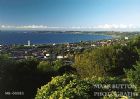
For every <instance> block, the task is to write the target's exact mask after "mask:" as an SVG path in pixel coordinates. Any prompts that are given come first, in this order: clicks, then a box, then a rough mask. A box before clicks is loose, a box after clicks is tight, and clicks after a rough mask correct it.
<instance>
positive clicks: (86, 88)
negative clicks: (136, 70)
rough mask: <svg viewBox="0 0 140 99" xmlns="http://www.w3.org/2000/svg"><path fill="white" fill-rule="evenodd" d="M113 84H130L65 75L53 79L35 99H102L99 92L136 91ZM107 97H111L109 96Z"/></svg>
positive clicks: (111, 79)
mask: <svg viewBox="0 0 140 99" xmlns="http://www.w3.org/2000/svg"><path fill="white" fill-rule="evenodd" d="M112 84H129V83H128V81H127V80H121V79H119V78H112V77H106V78H101V77H93V78H85V79H79V78H78V76H76V75H66V74H64V75H63V76H57V77H55V78H53V79H52V81H51V82H49V83H48V84H46V85H44V86H42V87H41V89H38V91H37V94H36V97H35V99H101V98H103V96H100V95H97V93H98V92H132V91H134V89H133V88H112V87H111V85H112ZM100 85H102V86H100ZM99 86H100V87H99ZM114 95H115V94H113V97H114ZM106 97H111V96H110V94H109V95H107V96H106ZM105 99H107V98H105ZM109 99H111V98H109Z"/></svg>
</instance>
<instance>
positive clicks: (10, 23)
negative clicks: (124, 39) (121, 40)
mask: <svg viewBox="0 0 140 99" xmlns="http://www.w3.org/2000/svg"><path fill="white" fill-rule="evenodd" d="M0 29H17V30H18V29H41V30H126V31H129V30H130V31H131V30H133V31H139V30H140V0H0Z"/></svg>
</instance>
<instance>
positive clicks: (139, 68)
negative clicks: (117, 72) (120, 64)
mask: <svg viewBox="0 0 140 99" xmlns="http://www.w3.org/2000/svg"><path fill="white" fill-rule="evenodd" d="M133 67H134V68H133V69H130V70H125V73H126V76H127V79H128V80H129V81H130V82H131V83H132V84H136V85H137V87H138V89H139V91H140V62H137V64H136V65H134V66H133Z"/></svg>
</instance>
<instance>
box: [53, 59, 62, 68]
mask: <svg viewBox="0 0 140 99" xmlns="http://www.w3.org/2000/svg"><path fill="white" fill-rule="evenodd" d="M62 66H63V61H62V60H56V61H54V62H53V69H54V70H55V71H57V70H58V69H60V68H61V67H62Z"/></svg>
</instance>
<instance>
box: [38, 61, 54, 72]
mask: <svg viewBox="0 0 140 99" xmlns="http://www.w3.org/2000/svg"><path fill="white" fill-rule="evenodd" d="M37 68H38V70H39V71H42V72H51V71H52V70H53V67H52V65H51V64H50V63H49V62H48V61H41V62H40V63H39V65H38V66H37Z"/></svg>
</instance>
